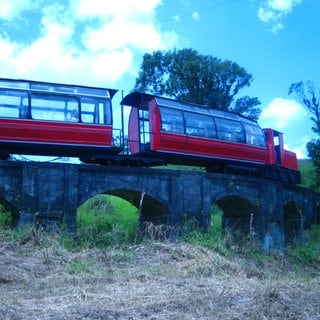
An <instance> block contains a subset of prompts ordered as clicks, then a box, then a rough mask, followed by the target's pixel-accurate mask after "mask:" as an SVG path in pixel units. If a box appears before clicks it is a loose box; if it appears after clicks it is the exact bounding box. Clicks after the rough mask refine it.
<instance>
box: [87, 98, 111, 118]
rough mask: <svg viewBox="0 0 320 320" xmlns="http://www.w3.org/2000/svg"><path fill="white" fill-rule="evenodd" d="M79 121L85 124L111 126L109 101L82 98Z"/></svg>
mask: <svg viewBox="0 0 320 320" xmlns="http://www.w3.org/2000/svg"><path fill="white" fill-rule="evenodd" d="M81 119H82V122H85V123H96V124H111V103H110V101H109V100H106V101H102V100H97V99H91V98H82V99H81Z"/></svg>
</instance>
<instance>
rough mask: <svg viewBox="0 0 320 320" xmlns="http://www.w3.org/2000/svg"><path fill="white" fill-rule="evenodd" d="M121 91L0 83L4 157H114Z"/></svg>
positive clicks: (0, 147)
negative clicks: (115, 109)
mask: <svg viewBox="0 0 320 320" xmlns="http://www.w3.org/2000/svg"><path fill="white" fill-rule="evenodd" d="M116 92H117V90H112V89H101V88H92V87H84V86H73V85H62V84H54V83H46V82H37V81H28V80H11V79H0V156H1V158H2V159H6V158H8V156H9V155H10V154H11V153H16V154H31V155H54V156H66V157H82V156H89V155H92V154H100V155H105V156H106V155H109V154H110V153H114V152H116V150H117V151H119V150H118V148H116V147H113V146H112V131H113V127H112V105H111V99H112V97H113V95H114V94H115V93H116Z"/></svg>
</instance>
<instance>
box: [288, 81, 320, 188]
mask: <svg viewBox="0 0 320 320" xmlns="http://www.w3.org/2000/svg"><path fill="white" fill-rule="evenodd" d="M289 94H295V95H296V97H297V98H298V99H299V101H300V102H301V103H303V105H304V106H305V107H306V108H307V110H308V111H309V112H310V113H311V121H312V122H313V126H312V127H311V128H312V130H313V131H314V132H315V133H317V134H318V138H317V139H313V140H311V141H309V142H308V143H307V150H308V155H309V157H310V158H311V159H312V161H313V164H314V167H315V170H316V183H315V186H314V187H315V188H317V189H320V94H319V92H318V94H316V88H315V85H314V83H313V82H312V81H307V82H306V83H304V82H303V81H300V82H297V83H292V84H291V86H290V88H289Z"/></svg>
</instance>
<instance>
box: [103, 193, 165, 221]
mask: <svg viewBox="0 0 320 320" xmlns="http://www.w3.org/2000/svg"><path fill="white" fill-rule="evenodd" d="M104 193H105V194H110V195H113V196H117V197H120V198H122V199H124V200H127V201H128V202H130V203H132V204H133V205H134V206H136V207H137V208H139V207H140V202H141V218H142V222H151V223H153V224H155V225H159V224H164V225H165V224H167V218H168V214H169V212H168V209H167V208H166V207H165V206H164V205H163V204H162V203H161V202H159V201H158V200H157V199H155V198H153V197H152V196H150V195H149V194H147V193H144V192H141V191H138V190H130V189H117V190H111V191H107V192H104Z"/></svg>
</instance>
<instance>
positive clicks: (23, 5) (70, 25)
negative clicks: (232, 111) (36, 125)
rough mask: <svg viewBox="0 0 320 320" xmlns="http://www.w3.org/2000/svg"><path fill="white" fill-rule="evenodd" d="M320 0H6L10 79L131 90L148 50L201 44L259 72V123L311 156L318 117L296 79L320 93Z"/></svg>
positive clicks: (4, 51)
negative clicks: (297, 90)
mask: <svg viewBox="0 0 320 320" xmlns="http://www.w3.org/2000/svg"><path fill="white" fill-rule="evenodd" d="M319 11H320V0H198V1H196V0H134V1H133V0H118V1H111V0H1V4H0V77H9V78H25V79H33V80H41V81H51V82H62V83H74V84H82V85H94V86H103V87H109V88H117V89H123V90H124V93H125V94H126V93H128V92H129V91H130V90H131V89H132V88H133V86H134V83H135V78H136V76H137V73H138V71H139V68H140V65H141V62H142V56H143V54H144V53H146V52H148V53H151V52H152V51H154V50H171V49H174V48H177V49H182V48H193V49H195V50H197V51H198V52H199V53H201V54H210V55H213V56H216V57H218V58H220V59H223V60H224V59H227V60H231V61H234V62H236V63H238V64H239V65H240V66H242V67H244V68H245V69H246V70H247V72H249V73H251V74H252V75H253V79H254V80H253V82H252V84H251V86H250V87H249V88H247V89H244V90H242V91H241V92H240V93H239V96H242V95H250V96H255V97H258V98H259V100H260V101H261V103H262V104H261V106H260V107H261V108H262V109H263V113H262V115H261V117H260V120H259V123H260V125H261V126H262V127H272V128H275V129H277V130H280V131H282V132H284V134H285V144H286V146H287V148H289V149H290V150H293V151H295V152H296V153H297V154H298V156H299V157H300V158H301V157H305V156H306V150H305V144H306V142H308V141H309V140H311V139H312V138H313V137H315V135H314V133H313V132H312V131H311V129H310V128H311V125H312V123H311V122H310V120H309V118H310V114H309V113H308V112H307V111H306V110H305V108H304V107H303V106H302V105H301V104H299V102H298V101H296V100H295V99H294V98H295V97H294V96H288V89H289V86H290V84H291V83H293V82H298V81H307V80H311V81H313V82H314V83H315V84H316V86H317V88H320V79H319V78H320V64H319V52H320V42H319V40H318V39H319V34H320V20H319V18H318V16H319Z"/></svg>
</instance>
